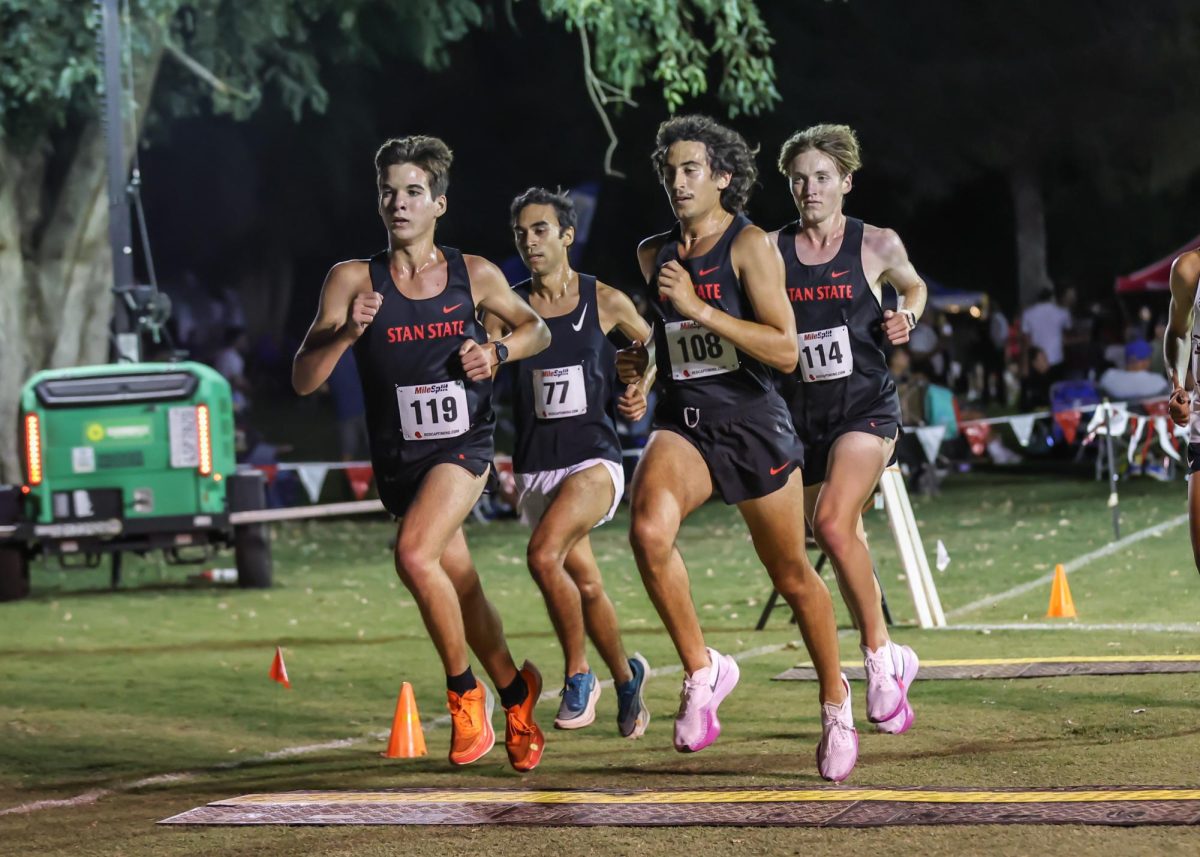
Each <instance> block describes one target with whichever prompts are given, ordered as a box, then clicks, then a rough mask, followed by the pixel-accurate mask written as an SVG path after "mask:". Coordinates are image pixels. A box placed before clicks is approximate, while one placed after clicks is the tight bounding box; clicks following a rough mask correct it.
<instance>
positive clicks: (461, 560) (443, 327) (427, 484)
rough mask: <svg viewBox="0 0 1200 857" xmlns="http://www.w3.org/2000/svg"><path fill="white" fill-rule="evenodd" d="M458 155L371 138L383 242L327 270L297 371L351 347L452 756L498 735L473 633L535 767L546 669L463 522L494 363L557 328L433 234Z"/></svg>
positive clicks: (299, 376)
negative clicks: (432, 656) (477, 562)
mask: <svg viewBox="0 0 1200 857" xmlns="http://www.w3.org/2000/svg"><path fill="white" fill-rule="evenodd" d="M451 159H452V156H451V153H450V150H449V148H447V146H446V144H445V143H443V142H442V141H441V140H438V139H437V138H435V137H405V138H403V139H393V140H388V141H387V142H386V143H384V144H383V146H382V147H381V148H380V149H379V151H378V152H377V153H376V155H375V168H376V173H377V176H378V182H379V214H380V217H381V218H382V219H383V223H384V226H385V227H386V228H387V230H388V249H387V250H386V251H385V252H383V253H380V254H378V255H377V256H374V257H373V258H371V259H370V260H356V261H349V262H342V263H340V264H338V265H335V266H334V268H333V270H331V271H330V272H329V276H328V277H326V279H325V284H324V286H323V287H322V290H321V300H320V306H319V309H318V310H317V317H316V319H315V320H314V321H313V324H312V326H311V327H310V328H309V330H308V334H307V335H306V336H305V338H304V342H303V343H302V344H301V346H300V350H299V351H298V352H297V353H296V359H295V363H294V365H293V368H292V385H293V386H294V387H295V389H296V392H298V393H300V394H301V395H307V394H309V393H312V392H313V391H314V390H316V389H317V388H318V387H320V386H321V384H323V383H324V382H325V379H326V378H328V377H329V374H330V372H332V370H333V367H334V365H335V364H336V363H337V361H338V358H340V357H341V355H342V353H343V352H344V351H345V350H346V349H347V348H350V347H353V348H354V352H355V354H354V356H355V358H356V360H357V363H358V370H359V377H360V380H361V381H362V387H363V395H364V397H365V399H366V404H367V421H368V427H369V432H370V442H371V460H372V464H373V465H374V469H375V477H376V482H377V484H378V486H379V495H380V499H382V500H383V503H384V505H385V506H386V507H387V508H388V510H389V511H390V512H392V514H394V515H396V516H397V517H400V518H401V520H400V523H399V530H398V534H397V541H396V572H397V573H398V574H399V576H400V579H401V580H402V581H403V582H404V585H405V586H406V587H407V588H408V590H409V591H410V592H411V593H412V595H413V598H414V599H415V600H416V602H417V604H418V606H419V607H420V608H421V616H422V618H423V619H424V621H425V627H426V629H427V630H428V631H429V635H430V637H431V638H432V639H433V643H434V645H435V646H436V647H437V650H438V654H439V655H440V657H441V659H442V664H443V666H444V668H445V670H446V688H447V699H448V703H449V707H450V713H451V718H452V723H451V742H450V761H451V762H452V763H454V764H459V765H465V764H468V763H470V762H474V761H476V760H477V759H479V758H481V757H482V756H483V755H484V754H485V753H487V752H488V751H489V750H490V749H491V748H492V746H493V744H494V743H495V733H494V732H493V730H492V726H491V706H492V699H491V693H490V691H489V690H488V688H487V686H486V685H484V684H483V682H482V681H478V680H476V678H475V676H474V674H473V673H472V671H471V665H470V659H469V655H468V646H469V647H470V649H471V650H472V651H474V653H475V654H476V656H477V657H478V658H479V659H480V661H481V662H482V664H483V667H484V669H485V670H486V671H487V673H488V675H489V676H490V677H491V678H492V681H493V682H494V683H495V685H496V687H497V688H498V689H499V691H500V700H501V703H502V704H503V705H504V707H505V709H506V715H507V717H506V730H505V744H506V747H507V750H508V756H509V761H510V762H511V763H512V765H513V767H514V768H516V769H517V770H522V771H526V770H531V769H532V768H534V767H536V766H537V764H538V762H539V761H540V760H541V756H542V750H543V747H544V744H545V742H544V739H543V737H542V733H541V730H540V729H539V728H538V726H537V724H536V723H535V722H534V719H533V708H534V704H535V703H536V702H537V698H538V695H539V694H540V693H541V684H542V682H541V676H540V675H539V674H538V671H537V668H536V667H534V666H533V665H532V664H530V663H529V662H528V661H526V662H525V665H524V666H523V667H522V668H521V669H520V670H518V669H517V667H516V664H515V663H514V661H513V658H512V655H511V654H510V653H509V650H508V644H507V642H506V641H505V639H504V631H503V628H502V626H501V623H500V617H499V616H498V615H497V613H496V610H495V608H494V607H493V606H492V605H491V603H490V602H488V600H487V598H486V597H485V596H484V594H483V589H482V587H481V585H480V582H479V576H478V574H477V573H476V571H475V566H474V564H473V563H472V561H471V555H470V553H469V552H468V550H467V543H466V539H465V538H464V536H463V531H462V522H463V520H464V519H465V518H466V516H467V514H468V513H469V512H470V511H471V508H472V506H474V504H475V501H476V500H477V499H478V498H479V495H480V494H481V493H482V491H483V487H484V482H485V479H486V474H487V470H488V466H489V464H490V462H491V457H492V427H493V424H494V421H495V419H494V416H493V414H492V405H491V386H492V375H493V372H494V369H495V366H496V365H497V363H499V362H503V360H504V359H505V358H506V357H508V358H510V359H518V360H519V359H522V358H525V357H529V356H531V355H533V354H536V353H537V352H538V351H540V350H542V349H543V348H545V347H546V345H547V344H548V342H549V339H550V334H549V331H548V330H547V329H546V326H545V324H544V323H543V322H542V321H541V319H539V318H538V317H537V315H536V314H535V313H534V312H533V311H532V310H531V309H530V308H529V307H528V306H527V305H526V304H525V303H524V302H523V301H521V300H520V298H518V297H517V296H516V295H514V294H513V292H512V290H511V289H509V288H508V284H507V283H506V282H505V280H504V277H503V275H502V274H501V273H500V271H499V269H498V268H496V266H495V265H493V264H492V263H490V262H488V261H487V260H486V259H482V258H480V257H478V256H464V255H463V254H461V253H459V252H458V251H457V250H453V249H451V248H449V247H439V246H438V245H436V244H435V243H434V229H435V227H436V224H437V220H438V218H439V217H441V215H442V214H443V213H444V212H445V210H446V188H447V185H448V184H449V169H450V162H451ZM478 310H486V311H487V312H489V313H491V314H493V315H495V316H497V317H498V318H500V319H502V320H503V321H504V323H505V325H507V327H508V328H509V329H510V330H511V331H512V332H511V334H510V335H509V336H507V337H505V338H504V339H503V340H501V341H497V342H492V343H489V342H488V341H487V338H486V336H485V335H484V331H483V329H482V327H481V326H480V325H479V324H478V323H477V322H476V320H475V319H476V312H477V311H478Z"/></svg>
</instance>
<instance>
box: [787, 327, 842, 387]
mask: <svg viewBox="0 0 1200 857" xmlns="http://www.w3.org/2000/svg"><path fill="white" fill-rule="evenodd" d="M796 338H797V339H798V340H799V343H800V365H799V366H798V367H797V368H798V371H799V372H800V377H801V378H803V379H804V380H805V381H832V380H834V379H835V378H845V377H846V376H848V375H849V374H850V373H852V372H853V371H854V354H853V352H851V351H850V329H849V328H848V327H846V325H844V324H843V325H839V326H838V327H830V328H826V329H825V330H806V331H804V332H802V333H799V334H797V336H796Z"/></svg>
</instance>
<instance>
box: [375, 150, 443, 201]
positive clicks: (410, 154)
mask: <svg viewBox="0 0 1200 857" xmlns="http://www.w3.org/2000/svg"><path fill="white" fill-rule="evenodd" d="M453 160H454V153H453V152H451V151H450V147H449V146H447V145H446V144H445V143H444V142H443V141H442V140H440V139H438V138H437V137H424V136H421V135H419V134H418V135H415V136H412V137H393V138H392V139H390V140H388V141H387V142H385V143H384V144H383V145H382V146H380V147H379V151H377V152H376V153H375V173H376V174H377V175H378V177H379V178H380V179H382V178H383V175H384V173H386V172H387V169H388V167H391V166H395V165H396V164H416V165H417V166H418V167H420V168H421V169H422V170H424V171H425V176H426V177H427V178H428V179H429V195H430V196H432V197H433V198H434V199H437V198H438V197H439V196H442V195H443V194H445V192H446V190H447V189H448V188H449V187H450V164H451V162H452V161H453Z"/></svg>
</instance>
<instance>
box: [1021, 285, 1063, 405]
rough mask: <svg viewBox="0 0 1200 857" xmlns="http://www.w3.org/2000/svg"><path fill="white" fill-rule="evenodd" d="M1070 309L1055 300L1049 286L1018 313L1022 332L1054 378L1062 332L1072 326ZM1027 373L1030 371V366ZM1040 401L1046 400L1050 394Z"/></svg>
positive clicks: (1058, 367)
mask: <svg viewBox="0 0 1200 857" xmlns="http://www.w3.org/2000/svg"><path fill="white" fill-rule="evenodd" d="M1071 325H1072V320H1071V313H1070V311H1069V310H1067V309H1065V308H1063V307H1061V306H1059V305H1058V304H1057V303H1055V301H1054V292H1053V291H1052V290H1051V289H1042V291H1041V292H1040V293H1039V294H1038V299H1037V303H1035V304H1033V305H1032V306H1030V307H1028V308H1027V309H1026V310H1025V312H1024V313H1023V314H1022V316H1021V332H1022V333H1023V334H1025V337H1026V342H1027V344H1028V345H1030V346H1032V347H1033V348H1036V349H1038V350H1039V351H1041V352H1042V353H1043V355H1044V356H1045V358H1046V362H1047V364H1048V365H1049V367H1050V372H1051V374H1053V375H1054V376H1055V377H1054V380H1058V377H1057V376H1058V375H1059V373H1060V367H1061V366H1062V362H1063V333H1064V332H1065V331H1068V330H1070V329H1071ZM1029 374H1030V375H1032V374H1033V369H1032V367H1031V368H1030V373H1029ZM1043 401H1049V397H1047V398H1046V399H1044V400H1043Z"/></svg>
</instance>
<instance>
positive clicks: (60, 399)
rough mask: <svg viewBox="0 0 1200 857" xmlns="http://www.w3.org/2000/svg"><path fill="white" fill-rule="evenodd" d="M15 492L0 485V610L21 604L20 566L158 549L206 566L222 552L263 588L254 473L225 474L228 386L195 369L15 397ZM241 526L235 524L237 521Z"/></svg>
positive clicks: (263, 532) (140, 370)
mask: <svg viewBox="0 0 1200 857" xmlns="http://www.w3.org/2000/svg"><path fill="white" fill-rule="evenodd" d="M18 443H19V454H20V457H21V463H22V470H23V476H24V482H23V483H22V484H20V485H5V486H0V601H11V600H15V599H18V598H23V597H25V596H26V595H28V594H29V562H30V560H31V559H32V558H33V557H35V556H37V555H39V554H40V555H42V556H45V557H57V558H58V559H59V561H60V562H61V564H62V565H63V566H64V567H68V568H70V567H86V568H93V567H95V566H97V565H98V564H99V562H100V559H101V557H102V556H103V555H105V554H107V555H109V556H110V557H111V562H112V581H113V585H114V586H116V585H117V584H118V583H119V581H120V568H121V555H122V554H123V553H125V552H133V553H136V554H146V553H148V552H149V551H154V550H161V551H163V554H164V556H165V558H166V560H167V561H168V562H171V563H197V562H204V561H206V560H207V559H208V558H209V557H210V556H211V555H212V553H213V551H214V550H215V549H217V548H218V547H222V546H225V547H232V548H233V549H234V554H235V557H236V562H237V571H238V575H237V579H238V584H239V585H241V586H244V587H267V586H270V585H271V570H272V569H271V546H270V538H269V537H270V533H269V531H268V529H267V525H266V524H265V523H262V522H253V523H234V521H235V520H236V518H237V517H238V516H237V513H239V512H251V511H254V510H260V509H262V507H263V505H264V484H263V477H262V474H261V473H258V472H256V471H255V472H249V473H238V472H237V467H236V464H235V463H234V427H233V402H232V396H231V393H230V389H229V384H228V382H226V381H225V379H224V378H222V377H221V376H220V375H219V374H218V373H217V372H216V371H215V370H213V369H212V368H210V367H208V366H205V365H203V364H200V363H124V364H110V365H103V366H84V367H78V368H74V369H56V370H48V371H44V372H39V373H37V374H36V375H34V376H33V377H32V378H30V379H29V381H28V382H26V384H25V386H24V388H23V389H22V392H21V409H20V416H19V425H18ZM242 517H245V515H243V516H242Z"/></svg>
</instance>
